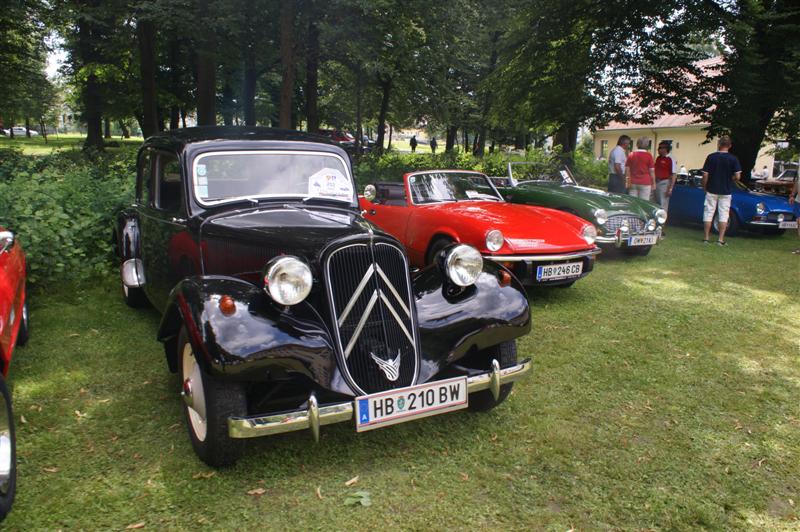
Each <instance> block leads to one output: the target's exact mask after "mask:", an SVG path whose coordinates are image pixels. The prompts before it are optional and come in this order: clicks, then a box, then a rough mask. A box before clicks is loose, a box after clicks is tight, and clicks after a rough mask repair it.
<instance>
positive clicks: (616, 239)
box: [595, 227, 662, 248]
mask: <svg viewBox="0 0 800 532" xmlns="http://www.w3.org/2000/svg"><path fill="white" fill-rule="evenodd" d="M661 233H662V229H661V228H660V227H657V228H656V230H655V231H646V232H644V233H631V232H628V231H623V230H622V228H619V229H617V230H616V231H615V233H614V235H603V236H600V235H598V236H597V238H596V239H595V242H597V243H598V244H614V246H616V247H618V248H621V247H623V246H627V245H628V237H629V236H648V235H655V236H656V244H658V243H659V242H661V238H662V236H661Z"/></svg>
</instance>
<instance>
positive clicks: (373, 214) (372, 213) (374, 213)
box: [369, 209, 377, 216]
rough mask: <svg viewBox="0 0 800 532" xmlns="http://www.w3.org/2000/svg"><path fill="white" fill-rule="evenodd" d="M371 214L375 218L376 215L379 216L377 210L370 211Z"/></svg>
mask: <svg viewBox="0 0 800 532" xmlns="http://www.w3.org/2000/svg"><path fill="white" fill-rule="evenodd" d="M369 213H370V214H371V215H372V216H375V215H376V214H377V213H376V212H375V209H370V211H369Z"/></svg>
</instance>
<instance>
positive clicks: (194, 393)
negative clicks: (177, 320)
mask: <svg viewBox="0 0 800 532" xmlns="http://www.w3.org/2000/svg"><path fill="white" fill-rule="evenodd" d="M181 363H182V365H183V377H184V380H183V385H182V390H181V395H182V396H183V401H184V403H186V412H187V414H188V416H189V425H190V426H191V427H192V432H194V435H195V436H196V437H197V439H198V440H200V441H205V439H206V433H207V431H208V427H207V425H206V398H205V394H204V392H203V377H202V375H201V374H200V366H198V365H197V360H196V359H195V357H194V351H193V350H192V344H190V343H189V342H186V344H184V346H183V351H182V352H181Z"/></svg>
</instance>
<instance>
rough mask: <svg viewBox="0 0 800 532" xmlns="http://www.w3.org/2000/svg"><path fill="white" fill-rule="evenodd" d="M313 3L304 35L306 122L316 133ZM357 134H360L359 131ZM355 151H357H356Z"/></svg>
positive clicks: (316, 46)
mask: <svg viewBox="0 0 800 532" xmlns="http://www.w3.org/2000/svg"><path fill="white" fill-rule="evenodd" d="M314 4H315V2H314V1H313V0H310V1H309V2H308V36H307V37H306V39H307V45H306V123H307V128H308V131H309V132H311V133H316V132H317V131H318V130H319V110H318V109H317V96H318V93H319V90H318V78H319V75H318V74H319V28H318V27H317V11H316V9H315V5H314ZM359 127H360V125H359ZM359 135H361V132H360V131H359ZM356 142H357V144H356V146H360V144H361V137H360V136H359V138H357V139H356ZM356 153H359V152H358V151H356Z"/></svg>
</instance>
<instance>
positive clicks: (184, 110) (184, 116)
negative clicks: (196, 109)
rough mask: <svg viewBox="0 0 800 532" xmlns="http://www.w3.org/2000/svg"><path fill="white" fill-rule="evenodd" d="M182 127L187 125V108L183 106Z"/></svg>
mask: <svg viewBox="0 0 800 532" xmlns="http://www.w3.org/2000/svg"><path fill="white" fill-rule="evenodd" d="M181 127H186V108H185V107H182V108H181Z"/></svg>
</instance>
